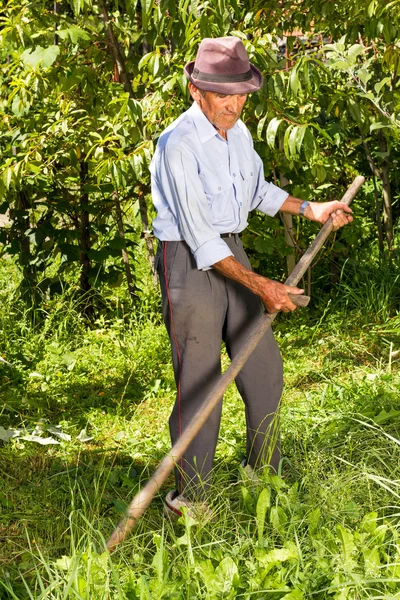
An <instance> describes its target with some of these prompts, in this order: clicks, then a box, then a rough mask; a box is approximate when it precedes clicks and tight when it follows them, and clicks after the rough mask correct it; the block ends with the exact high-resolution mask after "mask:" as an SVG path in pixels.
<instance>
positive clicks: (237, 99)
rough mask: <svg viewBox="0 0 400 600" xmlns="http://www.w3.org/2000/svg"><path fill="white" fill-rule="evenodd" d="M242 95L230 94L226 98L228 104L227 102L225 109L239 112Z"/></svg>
mask: <svg viewBox="0 0 400 600" xmlns="http://www.w3.org/2000/svg"><path fill="white" fill-rule="evenodd" d="M241 101H242V97H241V96H239V95H238V94H232V95H231V96H229V100H228V104H227V109H228V110H230V111H231V112H235V113H237V112H239V111H240V110H241V108H242V102H241Z"/></svg>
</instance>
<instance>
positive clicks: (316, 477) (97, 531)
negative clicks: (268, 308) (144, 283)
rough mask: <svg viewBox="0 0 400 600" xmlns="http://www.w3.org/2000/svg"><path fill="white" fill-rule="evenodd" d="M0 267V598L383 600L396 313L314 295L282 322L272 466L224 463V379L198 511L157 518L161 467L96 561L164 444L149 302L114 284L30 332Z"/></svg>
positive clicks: (229, 438)
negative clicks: (144, 500)
mask: <svg viewBox="0 0 400 600" xmlns="http://www.w3.org/2000/svg"><path fill="white" fill-rule="evenodd" d="M0 278H1V282H0V290H2V291H1V292H0V294H1V297H2V298H1V303H2V304H1V305H2V310H1V316H0V328H1V339H0V354H1V355H2V356H3V358H4V359H5V360H7V361H8V362H10V363H12V366H8V365H6V364H4V363H3V364H0V382H1V395H2V396H1V397H2V403H1V406H2V409H1V415H0V426H2V427H3V428H4V429H5V430H6V431H9V430H17V429H18V430H23V431H22V432H21V433H20V435H19V436H18V437H15V438H13V439H11V440H9V441H8V442H0V444H1V445H2V446H1V448H0V450H1V456H0V472H1V480H2V486H1V489H0V541H1V544H0V598H17V599H20V600H23V599H25V598H35V599H39V598H54V599H59V598H64V599H69V598H71V599H72V598H74V599H87V600H89V599H90V600H97V599H108V598H110V599H114V598H115V599H116V598H118V599H120V598H121V599H122V598H124V599H129V600H131V599H136V598H137V599H139V598H140V599H143V600H144V599H150V598H151V599H158V598H171V599H177V600H178V599H182V600H183V599H192V598H193V599H200V598H210V599H212V598H245V599H255V598H260V599H261V598H271V599H277V600H278V599H281V598H285V599H286V600H294V599H301V598H317V599H323V598H335V599H337V600H345V599H359V598H388V599H389V598H400V529H399V520H398V518H399V515H400V511H399V508H398V506H399V498H400V460H399V459H400V446H399V444H400V442H399V438H400V435H399V427H400V426H399V423H400V400H399V387H400V376H399V369H398V362H397V355H396V354H395V352H396V350H397V344H398V340H399V338H398V330H399V323H398V321H397V319H396V318H394V319H391V320H388V319H386V320H385V322H384V325H382V319H380V320H379V319H378V320H374V319H373V318H372V317H371V315H370V314H365V312H364V314H363V312H362V311H361V310H359V307H358V310H357V311H354V310H353V309H354V308H357V302H354V298H353V299H351V298H350V300H349V307H348V309H347V311H346V312H345V311H344V308H343V305H341V307H340V309H339V307H338V306H335V303H334V302H331V303H330V304H328V305H326V303H325V301H324V302H322V301H321V304H320V305H319V306H314V308H311V309H310V310H307V311H303V313H301V314H297V315H296V317H295V316H291V317H282V318H281V319H280V321H279V323H278V324H277V325H276V327H275V333H276V337H277V339H278V341H279V344H280V346H281V349H282V353H283V356H284V361H285V382H286V386H285V392H284V397H283V401H282V448H283V455H284V457H285V459H284V461H283V469H284V472H285V478H284V479H282V478H280V477H277V476H271V475H268V474H265V475H264V476H263V478H262V481H261V482H260V484H259V485H254V484H253V483H252V482H251V481H249V480H248V479H246V475H245V473H244V472H240V469H239V467H238V465H239V463H240V461H241V459H242V457H243V452H244V448H245V442H244V430H245V428H244V418H243V410H242V407H241V400H240V398H239V397H238V394H237V392H236V390H235V388H234V387H231V388H230V389H229V391H228V392H227V394H226V397H225V402H224V410H223V422H222V428H221V436H220V443H219V446H218V453H217V460H216V465H215V476H214V486H213V493H212V498H213V509H214V512H215V514H216V515H217V519H216V521H215V522H213V523H211V524H210V523H209V524H205V525H203V524H201V523H197V522H196V521H194V520H192V519H190V518H188V517H186V518H185V519H182V522H181V523H178V524H175V525H171V524H170V523H169V522H166V521H165V520H164V519H163V516H162V499H163V496H164V494H165V492H166V491H168V490H169V489H170V488H171V486H172V479H170V480H169V481H168V482H167V483H166V484H165V486H164V487H163V490H162V492H161V494H160V495H159V496H158V497H157V498H156V499H155V500H154V502H153V504H152V505H151V507H150V509H149V510H148V512H147V513H146V515H145V516H144V518H143V519H142V521H141V522H140V523H139V525H138V526H137V528H136V529H135V531H134V533H133V535H132V536H131V537H130V538H129V540H128V541H127V542H126V543H124V544H123V545H122V546H121V547H120V548H119V549H118V550H117V551H116V552H115V554H114V555H113V556H112V557H110V556H109V555H108V554H107V553H104V552H102V548H103V547H104V538H107V536H108V535H109V534H110V533H111V531H112V529H113V526H114V525H115V524H116V522H117V521H118V520H119V519H120V517H121V515H122V514H123V512H124V509H125V507H126V505H127V503H128V502H129V501H130V499H131V498H132V497H133V495H134V494H135V493H136V491H137V490H138V489H139V487H140V485H141V483H142V482H143V481H145V480H146V479H147V478H148V477H149V475H150V474H151V472H152V471H153V469H154V468H155V466H156V465H157V463H158V461H159V460H160V459H161V457H162V456H163V455H164V453H165V452H167V451H168V449H169V435H168V427H167V421H168V416H169V413H170V410H171V407H172V404H173V401H174V382H173V375H172V370H171V365H170V356H169V345H168V340H167V337H166V334H165V331H164V327H163V325H162V323H160V320H159V317H158V316H157V310H156V304H157V301H156V300H154V297H155V296H154V294H153V295H150V296H151V297H150V299H145V300H143V302H146V308H145V309H143V308H142V311H141V316H140V318H139V317H136V318H134V317H132V316H131V315H127V314H126V313H127V311H126V308H125V307H124V306H123V304H121V301H120V300H118V298H117V296H116V297H115V298H114V299H112V298H111V300H112V301H113V303H114V310H113V314H112V315H103V316H102V317H101V318H99V320H98V321H97V322H96V323H95V324H94V326H93V327H90V328H88V327H87V326H86V325H85V323H84V322H83V321H82V319H81V318H80V317H79V315H78V313H77V311H76V307H75V306H74V303H73V302H68V300H67V299H66V298H64V299H63V300H60V301H59V302H58V303H57V302H55V303H53V304H52V305H51V307H50V306H49V307H48V309H47V314H46V315H45V318H44V322H43V324H42V325H40V326H39V325H37V326H36V327H35V326H32V325H31V324H30V322H29V320H28V318H27V315H26V314H25V313H24V311H23V309H22V308H21V306H20V305H19V304H18V303H17V302H14V301H13V293H14V288H15V280H16V272H15V269H14V267H13V265H12V263H11V262H9V261H7V260H6V259H5V260H4V264H3V266H2V269H1V275H0ZM359 299H360V298H359ZM359 299H358V300H359ZM351 301H352V302H353V304H351ZM315 304H317V303H316V302H315ZM324 305H325V306H327V308H326V310H325V312H324V308H323V306H324ZM352 307H353V308H352ZM391 343H392V345H390V344H391ZM224 361H225V364H227V359H226V357H225V358H224ZM54 427H56V429H54ZM35 428H36V430H35V431H32V430H34V429H35ZM1 431H2V430H1V429H0V432H1ZM32 433H33V434H34V435H36V436H38V437H39V438H41V439H43V438H48V437H51V438H52V439H53V440H55V441H57V442H58V443H57V444H49V445H41V444H40V443H38V441H32V437H29V436H32ZM3 437H4V431H3ZM23 437H28V439H23ZM63 438H64V439H63Z"/></svg>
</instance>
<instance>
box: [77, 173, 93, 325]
mask: <svg viewBox="0 0 400 600" xmlns="http://www.w3.org/2000/svg"><path fill="white" fill-rule="evenodd" d="M87 178H88V164H87V162H86V161H82V162H81V163H80V180H81V194H80V219H79V228H80V230H79V247H80V250H81V252H80V263H81V276H80V288H81V292H82V294H83V296H84V298H85V305H84V309H83V312H84V313H85V315H86V316H88V317H91V316H92V315H93V303H92V298H91V295H90V293H89V292H90V290H91V288H92V286H91V284H90V281H89V273H90V268H91V262H90V258H89V254H88V252H89V250H90V247H91V244H90V219H89V211H88V206H89V194H88V192H87V191H85V189H84V186H85V185H86V183H87Z"/></svg>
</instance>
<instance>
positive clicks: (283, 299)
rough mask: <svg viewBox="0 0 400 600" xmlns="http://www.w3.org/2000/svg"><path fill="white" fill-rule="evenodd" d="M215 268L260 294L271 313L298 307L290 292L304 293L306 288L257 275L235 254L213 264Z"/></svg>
mask: <svg viewBox="0 0 400 600" xmlns="http://www.w3.org/2000/svg"><path fill="white" fill-rule="evenodd" d="M213 268H214V269H215V270H216V271H218V272H219V273H221V274H222V275H224V276H225V277H229V279H233V280H234V281H237V282H238V283H241V284H242V285H244V286H245V287H247V288H249V290H251V291H252V292H253V294H256V295H257V296H259V297H260V298H261V300H262V302H263V303H264V306H265V308H266V309H267V311H268V312H270V313H275V312H278V311H280V310H282V311H283V312H290V311H291V310H295V309H296V305H295V304H293V302H292V301H291V299H290V298H289V296H288V294H303V293H304V290H301V289H299V288H297V287H292V286H290V285H284V284H283V283H279V281H273V280H272V279H268V278H267V277H262V276H261V275H257V273H254V272H253V271H250V269H247V268H246V267H245V266H243V265H242V264H240V262H238V261H237V260H236V258H234V257H233V256H228V257H227V258H224V259H222V260H220V261H219V262H217V263H215V264H214V265H213Z"/></svg>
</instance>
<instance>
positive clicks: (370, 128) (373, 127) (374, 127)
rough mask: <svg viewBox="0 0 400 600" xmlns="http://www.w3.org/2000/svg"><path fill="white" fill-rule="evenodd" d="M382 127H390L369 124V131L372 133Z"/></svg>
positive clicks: (380, 124) (383, 124)
mask: <svg viewBox="0 0 400 600" xmlns="http://www.w3.org/2000/svg"><path fill="white" fill-rule="evenodd" d="M384 127H390V125H385V123H371V125H370V127H369V131H370V133H372V132H373V131H375V130H376V129H383V128H384Z"/></svg>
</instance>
